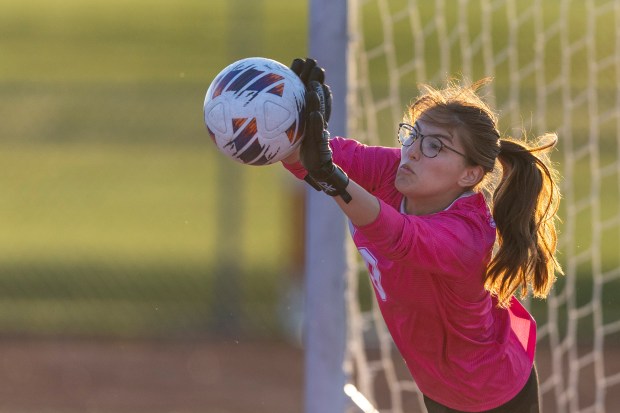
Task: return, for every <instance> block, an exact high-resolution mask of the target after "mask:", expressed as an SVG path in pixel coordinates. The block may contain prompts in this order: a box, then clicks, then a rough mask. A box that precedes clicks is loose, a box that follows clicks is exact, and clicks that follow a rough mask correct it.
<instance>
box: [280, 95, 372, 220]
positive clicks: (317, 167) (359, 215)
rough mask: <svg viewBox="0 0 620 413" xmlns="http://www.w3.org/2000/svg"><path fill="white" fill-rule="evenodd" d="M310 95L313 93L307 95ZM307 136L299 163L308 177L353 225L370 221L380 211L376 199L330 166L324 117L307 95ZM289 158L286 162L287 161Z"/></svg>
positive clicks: (315, 103)
mask: <svg viewBox="0 0 620 413" xmlns="http://www.w3.org/2000/svg"><path fill="white" fill-rule="evenodd" d="M310 93H311V94H312V93H313V92H310ZM307 102H308V106H309V114H308V119H307V121H306V134H305V136H304V140H303V142H302V144H301V151H300V158H301V162H302V164H303V165H304V167H305V168H306V170H307V171H308V174H309V175H310V176H311V177H312V178H313V179H314V180H315V181H316V182H318V183H319V184H320V185H321V187H322V188H323V191H324V192H325V193H327V194H328V195H331V196H333V197H334V199H335V200H336V202H337V203H338V205H339V206H340V209H342V211H343V212H344V213H345V214H346V215H347V216H348V217H349V219H350V220H351V222H352V223H353V224H354V225H356V226H363V225H367V224H370V223H371V222H373V221H374V220H375V219H376V218H377V216H378V215H379V211H380V209H381V208H380V204H379V200H378V199H377V198H376V197H375V196H374V195H372V194H371V193H369V192H368V191H366V190H365V189H364V188H362V187H361V186H360V185H358V184H357V183H356V182H355V181H352V180H350V179H349V177H348V176H347V175H346V174H345V173H344V171H343V170H342V169H340V167H338V165H336V164H334V163H333V160H332V150H331V148H330V146H329V132H327V130H325V122H323V116H322V114H321V111H320V110H319V109H318V104H317V99H315V98H314V97H313V96H309V99H308V100H307ZM290 160H292V159H287V161H290Z"/></svg>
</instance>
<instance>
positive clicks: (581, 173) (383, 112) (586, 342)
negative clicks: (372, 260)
mask: <svg viewBox="0 0 620 413" xmlns="http://www.w3.org/2000/svg"><path fill="white" fill-rule="evenodd" d="M349 33H350V40H349V41H350V44H349V65H348V66H349V79H350V86H349V93H348V104H347V107H348V119H349V125H348V130H349V136H351V137H355V138H357V139H359V140H361V141H364V142H367V143H369V144H382V145H389V146H394V145H396V144H397V142H396V140H395V135H396V126H395V125H397V124H398V122H399V121H400V120H401V117H402V114H403V113H404V110H405V106H406V105H407V103H409V102H410V100H411V99H412V98H414V97H415V96H416V95H417V94H418V88H417V84H418V83H421V82H424V83H430V84H432V85H434V86H441V85H442V84H443V83H445V81H446V79H448V78H449V77H457V78H464V79H468V80H478V79H480V78H482V77H487V76H490V77H493V78H494V81H493V82H492V83H491V84H490V85H489V86H487V88H486V89H485V92H487V93H488V100H489V101H490V103H491V104H492V106H493V107H495V108H496V109H497V110H498V111H499V112H500V131H501V132H502V133H503V134H504V135H511V136H520V135H521V134H522V133H523V131H525V133H526V134H527V135H531V136H538V135H541V134H542V133H544V132H548V131H554V132H557V134H558V135H559V139H560V143H559V146H558V150H557V151H556V152H555V153H554V154H553V160H554V161H555V162H557V164H558V168H559V169H560V171H561V174H562V182H561V187H562V190H563V203H562V206H561V211H560V215H561V218H562V223H561V224H560V231H561V234H560V237H561V239H560V247H559V249H560V255H559V258H560V261H561V263H562V265H563V268H564V271H565V273H566V275H565V276H562V277H559V279H558V282H557V283H556V285H555V287H554V290H553V292H552V294H551V296H550V297H549V298H548V299H547V300H546V301H540V300H528V301H527V302H526V305H527V306H528V308H530V310H531V311H532V313H533V315H534V317H535V318H536V319H537V323H538V340H539V341H538V349H537V356H536V357H537V358H536V363H537V366H538V371H539V380H540V385H541V395H542V404H543V411H544V412H547V413H548V412H559V413H562V412H605V411H610V412H611V411H615V410H614V409H617V408H618V406H620V218H619V217H620V207H619V205H620V163H619V161H618V159H619V158H620V157H619V154H620V2H619V1H613V0H586V1H583V0H573V1H571V0H557V1H543V0H434V1H421V0H419V1H415V0H349ZM351 274H353V275H352V276H351V277H350V279H349V280H348V290H347V317H348V321H349V325H348V329H349V330H348V340H347V356H346V360H345V369H346V370H347V373H348V375H349V377H350V378H351V381H352V385H354V386H355V389H356V390H355V391H357V392H358V393H356V394H360V395H363V396H364V397H365V398H366V399H367V401H368V402H369V403H367V404H364V406H366V407H364V409H365V410H368V411H373V410H370V409H372V408H375V409H376V410H377V411H379V412H381V413H386V412H392V413H399V412H425V408H424V405H423V402H422V397H421V395H420V394H419V392H418V389H417V386H416V384H415V383H414V382H413V381H412V380H411V378H410V376H409V374H408V373H407V371H406V368H405V366H404V362H403V361H402V360H401V358H400V356H399V355H398V354H397V351H396V349H395V348H394V346H393V344H392V341H391V338H390V335H389V333H388V332H387V330H386V328H385V326H384V324H383V321H382V318H381V315H380V314H379V313H378V310H377V308H376V307H375V304H374V298H373V297H372V293H371V290H370V287H369V283H368V277H367V275H366V273H365V269H364V268H363V265H361V263H360V264H358V268H357V270H356V271H352V272H351ZM368 406H371V407H368ZM360 410H361V408H360V407H358V406H357V405H356V404H354V403H352V404H351V407H350V411H352V412H354V411H360Z"/></svg>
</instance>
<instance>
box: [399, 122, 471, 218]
mask: <svg viewBox="0 0 620 413" xmlns="http://www.w3.org/2000/svg"><path fill="white" fill-rule="evenodd" d="M414 127H415V129H416V130H417V131H418V132H419V133H420V134H421V135H419V137H418V139H417V140H415V142H414V143H413V144H411V146H402V148H401V156H400V165H399V168H398V171H397V173H396V180H395V185H396V189H398V191H399V192H401V193H402V194H403V195H404V196H405V198H406V199H407V206H408V211H407V212H409V213H412V211H409V209H410V208H413V207H414V206H415V205H418V206H421V205H424V206H425V208H423V209H424V210H425V211H427V212H436V211H440V210H442V209H444V208H446V207H447V206H448V205H449V204H450V203H451V202H452V201H453V200H454V199H456V198H457V197H458V196H459V195H460V194H462V193H463V192H464V191H465V190H466V189H467V186H464V182H466V181H463V178H464V177H465V175H466V174H467V172H468V168H471V166H469V165H468V162H467V160H466V158H465V157H464V156H463V155H462V154H464V149H463V146H462V144H461V142H460V139H459V138H458V136H455V135H454V134H452V133H450V132H449V131H448V130H447V129H446V128H443V127H441V126H437V125H433V124H431V123H428V122H425V121H422V120H418V121H417V122H416V124H415V125H414ZM421 136H425V138H424V146H425V152H426V154H427V155H429V154H430V155H431V156H432V155H434V153H436V152H433V148H434V149H435V150H436V149H437V148H438V146H437V145H429V143H432V138H430V137H435V138H437V139H438V140H439V141H440V142H441V144H443V148H442V149H441V150H440V151H439V153H437V156H435V157H433V158H429V157H428V156H425V155H424V154H423V153H422V150H421V146H420V145H421V143H422V142H421V141H422V138H421ZM426 137H428V138H426ZM435 143H437V142H436V141H435ZM405 144H407V142H405ZM448 147H450V148H452V149H453V150H450V149H448ZM455 151H458V152H460V153H461V154H459V153H457V152H455Z"/></svg>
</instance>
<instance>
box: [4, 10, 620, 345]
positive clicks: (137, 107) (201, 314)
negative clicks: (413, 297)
mask: <svg viewBox="0 0 620 413" xmlns="http://www.w3.org/2000/svg"><path fill="white" fill-rule="evenodd" d="M530 3H531V1H525V2H520V3H518V7H517V8H516V10H515V12H516V13H518V14H519V15H521V13H524V15H525V16H527V8H528V7H530V6H531V4H530ZM389 4H390V7H392V9H393V10H392V11H394V10H399V9H402V8H405V7H406V5H407V3H406V1H404V0H394V1H391V2H390V3H389ZM544 4H545V6H544V8H545V9H544V13H543V14H542V19H543V24H544V25H545V27H547V26H549V27H551V26H553V24H554V23H555V21H556V20H557V16H558V14H559V13H560V10H559V7H558V4H557V3H556V2H545V3H544ZM418 7H420V10H421V14H420V16H419V17H420V21H421V22H422V24H424V25H426V24H427V23H428V22H431V21H432V19H433V18H434V16H435V13H436V10H435V2H428V3H419V4H418ZM468 7H469V9H468V16H469V21H468V24H469V25H470V27H472V32H473V31H474V30H473V27H478V26H479V25H480V20H481V10H480V5H479V4H478V3H477V2H472V3H470V4H469V5H468ZM584 7H585V6H584V4H583V3H575V4H572V5H571V7H569V8H568V9H567V10H568V16H567V21H569V22H570V24H568V26H570V31H569V32H570V33H569V35H568V38H569V39H570V40H571V41H575V42H578V41H579V39H582V38H586V37H587V35H588V30H589V29H588V27H587V24H586V22H585V21H584V20H583V16H584V14H585V12H584ZM444 12H445V13H446V23H447V25H448V26H449V27H450V28H453V27H456V25H457V14H458V13H459V9H458V8H445V10H444ZM500 12H501V13H503V9H502V8H498V10H497V11H495V12H494V13H495V14H493V15H492V17H493V20H492V22H491V23H492V30H491V31H492V34H493V40H494V43H493V45H494V53H496V55H495V58H496V61H494V64H495V66H494V69H495V73H493V74H494V75H495V77H496V79H495V82H494V86H493V88H494V89H493V90H494V92H495V93H494V96H493V98H494V99H496V100H497V101H498V102H505V101H506V100H508V99H510V98H511V96H512V95H514V94H517V95H518V96H517V97H518V100H519V102H521V103H520V104H521V106H522V107H527V108H537V110H536V113H531V112H526V113H514V112H511V109H512V108H511V107H504V108H501V109H503V111H502V123H501V126H502V130H504V131H508V132H510V130H511V128H513V127H521V126H525V127H526V129H528V130H527V131H528V133H534V132H535V130H534V129H535V127H534V126H538V127H540V126H544V129H545V130H556V131H559V132H560V138H561V139H560V145H559V151H558V152H557V153H555V154H554V160H556V161H557V162H559V168H560V170H561V172H562V174H563V175H564V176H569V177H570V178H571V179H569V180H566V179H565V180H564V181H563V184H562V185H563V190H564V193H565V195H566V194H568V198H567V199H566V200H565V202H564V204H563V206H562V210H561V214H562V216H563V217H564V218H565V217H566V216H567V205H571V208H574V207H575V205H581V206H579V207H578V208H577V209H578V211H577V212H576V215H574V217H573V218H571V221H570V222H568V223H567V222H566V220H565V223H564V224H562V227H561V230H562V231H563V233H565V232H566V231H565V230H566V229H567V228H568V226H569V225H570V226H573V229H571V232H570V233H571V234H576V236H574V237H572V238H570V239H569V238H563V239H562V245H561V248H562V254H561V255H560V259H561V260H562V262H563V264H565V263H566V261H567V258H568V257H567V255H566V254H567V253H568V254H579V253H581V252H582V251H585V250H587V249H588V248H591V247H592V246H595V247H596V248H597V249H600V251H597V252H596V254H595V255H596V258H593V259H590V260H584V261H583V262H582V264H580V267H579V268H577V269H576V271H577V272H578V273H579V274H580V277H579V278H577V281H576V282H577V284H578V288H576V290H577V292H578V293H579V295H578V296H576V298H575V299H576V300H577V303H578V304H580V305H581V304H585V303H589V302H590V301H591V299H592V295H593V290H594V289H595V288H598V287H597V286H596V287H595V286H593V280H592V278H591V275H592V268H593V266H594V264H593V260H599V259H600V262H599V261H597V262H596V264H597V265H599V264H600V269H602V271H613V269H615V268H618V267H620V262H619V261H620V258H619V253H618V240H619V239H620V234H619V232H620V230H619V229H618V225H610V226H609V227H608V228H606V229H604V230H603V231H602V232H601V233H600V234H597V235H596V236H597V237H599V238H595V237H594V235H593V233H592V229H593V227H594V226H595V224H596V225H598V222H599V221H605V220H607V221H609V220H613V217H615V216H617V215H618V205H619V204H620V189H619V185H618V179H619V178H618V174H617V173H615V174H608V175H606V176H604V177H602V178H601V177H600V176H595V175H596V174H597V173H598V171H599V170H600V169H601V168H605V167H608V169H609V168H613V167H614V165H616V164H617V153H618V142H617V139H614V137H616V136H617V135H618V130H617V128H618V126H617V124H616V122H615V120H614V117H613V116H612V117H609V119H608V120H607V121H605V122H603V121H601V123H600V124H596V126H595V127H596V132H597V133H598V134H599V135H600V136H601V137H602V138H601V139H600V140H599V142H598V146H590V147H588V145H590V139H591V132H592V130H593V129H592V128H593V126H592V125H593V124H594V123H592V122H591V119H589V118H588V116H587V115H585V113H587V110H588V107H587V104H588V101H587V100H586V99H585V98H581V99H580V98H579V95H581V94H583V90H584V89H583V88H584V87H585V85H586V84H587V83H588V82H589V81H592V77H591V76H590V77H588V70H589V69H588V67H589V66H588V65H589V62H592V55H591V54H588V53H589V52H588V49H586V48H575V49H574V51H573V52H572V55H571V57H570V59H569V60H568V61H561V56H562V53H561V51H562V47H563V45H562V44H561V42H560V40H559V38H558V37H557V36H556V37H551V38H550V40H549V41H548V43H547V44H546V45H545V53H546V55H545V58H544V78H545V79H547V80H548V81H549V83H550V84H553V81H554V79H556V78H557V77H558V76H562V75H563V74H564V73H568V74H567V75H566V74H564V75H563V76H565V78H568V79H570V86H569V88H568V92H566V90H564V89H562V88H561V87H559V86H557V85H556V87H551V88H550V91H549V92H548V94H547V95H546V96H545V106H544V108H542V109H543V112H542V113H541V108H540V107H537V106H536V104H537V98H538V96H537V95H536V92H535V91H536V87H537V82H538V78H537V76H536V70H531V71H530V72H529V74H528V75H527V76H524V77H523V78H521V79H520V82H519V84H518V88H515V87H514V86H515V83H514V82H513V75H514V73H513V72H512V71H511V70H512V67H511V61H510V59H509V58H508V57H507V53H508V51H509V50H510V47H511V46H515V47H516V52H517V56H518V61H519V62H520V63H522V64H523V65H526V64H527V63H528V62H529V61H531V60H533V59H534V57H535V53H536V48H535V47H534V44H535V42H536V36H535V35H536V26H535V19H523V20H522V21H521V22H520V23H519V24H520V26H519V28H518V37H517V38H518V42H517V41H515V42H514V44H509V43H508V42H509V38H510V33H509V30H511V27H510V25H509V24H508V23H509V19H510V17H509V16H507V15H503V14H502V15H500V14H499V13H500ZM380 14H381V10H380V8H379V6H378V5H377V3H374V2H368V3H367V4H365V5H364V6H363V7H362V9H361V11H360V16H361V20H362V25H363V27H364V31H365V35H364V40H365V42H366V44H365V46H366V48H367V49H371V48H373V47H375V46H378V45H379V44H380V43H381V42H382V41H383V40H384V39H383V36H384V32H383V30H382V29H381V27H380V25H379V23H380V19H379V16H380ZM598 19H599V20H598V21H597V22H596V23H597V25H596V31H595V34H594V38H593V41H596V42H597V47H596V50H595V54H596V56H594V58H595V59H596V61H598V60H599V59H600V60H603V59H604V58H605V56H607V55H613V54H614V47H615V46H614V43H613V42H606V41H605V39H607V38H610V36H612V35H613V33H612V32H611V30H612V29H613V28H614V27H615V26H614V24H613V23H614V17H613V15H612V14H601V15H599V16H598ZM392 27H393V29H394V33H395V39H396V42H395V43H394V47H395V52H396V54H395V56H396V60H397V62H396V63H399V64H400V63H403V62H405V61H407V60H409V59H412V57H413V51H414V47H413V46H414V44H413V40H412V33H411V22H410V21H408V20H407V19H402V20H398V21H395V22H393V26H392ZM307 31H308V11H307V1H298V0H295V1H289V0H209V1H198V0H179V1H174V2H173V1H168V0H151V1H146V0H131V1H121V0H106V1H103V0H87V1H77V0H63V1H45V0H23V1H18V0H5V1H3V3H2V11H1V13H0V122H1V123H2V125H1V128H0V164H1V165H2V173H0V176H1V177H2V179H1V180H0V183H1V186H0V189H1V191H2V193H1V195H0V228H1V229H0V295H1V299H0V334H25V335H54V336H57V335H58V336H67V335H76V336H81V335H89V336H92V335H106V336H126V337H132V336H139V337H145V336H146V337H149V336H155V337H161V336H165V337H171V336H172V337H175V336H179V337H186V336H195V335H202V334H210V333H231V332H233V333H234V334H235V335H239V334H251V335H259V336H260V335H269V336H273V335H277V334H281V333H282V330H283V325H286V323H291V322H292V323H296V322H298V321H299V320H297V319H296V318H295V317H297V316H298V314H297V313H296V310H295V309H294V308H291V306H294V305H295V303H297V304H299V300H294V299H290V297H289V295H290V293H291V291H292V292H294V291H298V290H296V288H297V287H298V286H299V284H300V266H301V261H302V258H300V252H299V251H300V250H299V248H300V242H301V240H302V239H303V234H302V233H301V232H302V231H301V229H300V228H301V227H300V225H301V223H302V222H303V218H302V217H301V214H300V212H301V208H302V205H303V204H302V201H301V200H300V197H301V195H300V194H301V193H302V191H303V186H300V184H299V183H297V182H295V181H294V180H293V179H292V178H291V177H290V176H289V175H288V174H287V173H286V172H285V171H283V169H282V168H281V167H279V166H278V165H273V166H268V167H244V166H241V165H239V164H236V163H233V162H232V161H229V160H228V159H225V158H224V157H223V156H220V155H219V154H218V153H217V152H216V151H215V149H214V147H213V145H212V143H211V141H210V139H209V138H208V136H207V134H206V130H205V127H204V125H203V121H202V103H203V99H204V94H205V92H206V90H207V87H208V86H209V83H210V82H211V80H212V79H213V77H214V76H215V75H216V74H217V73H218V72H219V71H220V70H221V69H222V68H223V67H225V66H226V65H228V64H229V63H231V62H232V61H235V60H237V59H240V58H244V57H248V56H266V57H270V58H272V59H276V60H279V61H281V62H283V63H284V64H288V63H289V62H290V61H291V60H292V59H293V58H294V57H297V56H305V55H306V53H307ZM426 36H427V38H426V40H425V42H426V50H425V56H426V57H427V59H426V60H425V61H424V64H425V65H426V68H427V73H429V74H434V73H441V72H442V70H446V71H447V72H446V73H443V74H442V76H443V75H445V76H448V75H450V74H454V75H459V74H463V73H462V71H463V68H462V67H461V61H462V59H463V49H462V48H461V47H460V46H459V43H458V42H455V41H453V42H452V44H451V47H450V50H448V54H447V55H442V53H441V50H438V49H437V48H436V47H434V45H435V44H437V45H439V44H440V39H439V37H438V36H439V35H438V34H437V33H435V32H429V33H427V34H426ZM479 46H480V45H479V44H478V45H476V46H475V47H477V49H476V54H474V55H473V59H474V60H476V62H475V64H473V67H474V70H473V72H472V73H469V74H468V73H465V75H469V76H470V77H471V78H473V79H477V78H479V77H482V76H485V75H488V73H485V71H484V67H485V66H484V64H483V63H484V62H483V58H482V56H481V51H480V47H479ZM502 55H503V56H504V57H503V58H498V57H497V56H502ZM446 56H447V57H446ZM442 59H448V61H447V62H446V61H442ZM384 63H385V62H382V61H381V60H380V59H378V60H376V61H375V62H370V63H369V69H370V70H371V71H372V79H371V80H372V82H371V83H372V87H371V90H372V92H373V94H374V97H375V98H376V99H381V98H383V97H384V96H383V95H384V94H386V93H387V91H388V90H389V81H388V68H387V67H386V66H385V64H384ZM565 63H566V64H568V65H569V66H570V67H569V69H567V67H568V66H566V65H565ZM616 79H617V77H616V74H615V72H614V69H613V66H612V65H610V66H608V68H607V69H606V68H605V67H601V68H600V69H599V71H598V72H597V74H596V75H595V79H594V81H595V82H596V84H597V95H596V98H595V100H596V102H597V103H598V105H599V107H600V108H601V109H602V110H606V109H605V108H607V107H610V103H609V102H613V101H614V99H615V96H616V93H617V88H618V85H617V84H616ZM441 80H442V79H439V78H431V79H417V78H416V77H415V76H413V75H410V76H406V77H403V79H401V80H400V84H399V87H400V90H401V92H400V93H401V94H400V99H401V100H402V103H403V107H404V105H405V104H406V103H407V102H408V101H409V100H410V98H411V97H412V96H413V95H415V94H416V83H418V82H420V81H431V82H435V83H438V82H440V81H441ZM566 93H569V94H570V95H571V96H572V97H575V102H581V103H579V104H575V107H574V108H573V109H572V111H573V112H572V114H574V116H572V117H571V118H570V120H567V119H566V118H565V117H564V116H565V115H566V112H565V110H564V108H563V102H564V101H565V97H566ZM513 97H514V96H513ZM584 102H585V103H584ZM531 110H532V111H534V109H531ZM393 115H394V114H393V113H391V112H390V111H385V112H384V113H379V114H378V115H377V118H378V121H379V123H380V124H381V125H382V128H386V130H388V131H389V130H390V129H389V128H390V127H391V126H390V125H392V124H393V123H394V119H393ZM539 116H542V118H543V119H544V125H541V124H540V123H541V121H540V119H539ZM362 123H363V120H362ZM537 123H538V124H537ZM532 124H534V125H532ZM362 126H363V125H362ZM530 128H531V129H530ZM381 130H383V129H381ZM569 130H570V136H567V134H564V135H562V131H569ZM374 139H377V137H374ZM379 143H382V144H386V145H393V144H394V141H393V139H392V134H390V132H386V133H385V136H383V137H382V139H381V140H379ZM584 147H585V148H586V150H585V151H584V150H583V148H584ZM579 151H580V152H579ZM574 153H581V155H577V156H574ZM584 154H585V155H584ZM594 161H596V162H597V163H596V164H593V162H594ZM566 166H570V170H567V169H566ZM595 178H596V179H601V181H600V187H602V188H604V190H602V191H599V190H598V189H596V190H595V191H593V190H592V182H593V179H595ZM593 195H594V196H596V197H598V198H595V199H596V202H597V203H598V204H596V205H597V206H596V208H597V209H595V208H594V207H592V206H587V205H586V207H583V205H584V204H588V202H590V201H588V200H589V199H590V200H591V199H592V196H593ZM599 206H600V209H599V208H598V207H599ZM573 230H574V232H573ZM360 277H362V278H365V277H366V276H365V274H362V275H360ZM564 283H565V281H564V279H561V280H560V282H559V284H558V289H559V290H562V289H563V288H564ZM618 284H620V282H618V281H614V280H612V281H611V282H609V283H607V284H606V288H605V292H604V294H603V300H604V301H603V305H604V306H605V312H604V317H605V320H604V322H609V321H612V320H617V319H618V318H620V303H618V300H615V299H614V298H613V297H615V295H616V294H615V293H616V292H618V291H620V285H618ZM599 286H600V284H599ZM361 294H362V295H366V296H364V297H362V301H363V303H362V304H363V305H364V306H368V305H369V304H368V303H369V299H368V297H367V296H368V294H367V291H366V292H364V291H362V292H361ZM535 305H536V306H538V307H540V311H541V315H540V317H541V318H543V319H544V318H546V315H545V314H542V311H543V309H542V307H543V306H544V303H536V304H535ZM560 317H561V318H562V317H564V318H566V317H565V316H564V315H560ZM291 318H292V320H291ZM591 325H592V322H591V321H590V326H591ZM586 331H588V333H587V334H586V335H588V334H589V332H590V331H591V328H588V329H587V330H586Z"/></svg>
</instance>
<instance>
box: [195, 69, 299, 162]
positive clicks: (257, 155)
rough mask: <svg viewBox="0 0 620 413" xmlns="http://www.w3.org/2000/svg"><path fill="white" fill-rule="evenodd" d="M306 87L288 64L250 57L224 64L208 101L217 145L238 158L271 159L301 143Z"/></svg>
mask: <svg viewBox="0 0 620 413" xmlns="http://www.w3.org/2000/svg"><path fill="white" fill-rule="evenodd" d="M304 98H305V87H304V84H303V83H302V81H301V80H300V79H299V77H298V76H297V75H296V74H295V73H294V72H293V71H292V70H291V69H289V68H288V67H286V66H284V65H283V64H281V63H279V62H276V61H275V60H271V59H267V58H262V57H251V58H247V59H242V60H239V61H237V62H235V63H232V64H231V65H229V66H227V67H226V68H225V69H224V70H222V71H221V72H220V73H219V74H218V75H217V76H216V77H215V79H214V80H213V82H212V83H211V85H210V86H209V89H208V90H207V95H206V97H205V102H204V121H205V124H206V125H207V130H208V131H209V135H211V138H212V139H213V142H215V145H217V147H218V149H219V150H220V151H221V152H222V153H224V154H225V155H227V156H228V157H230V158H232V159H234V160H235V161H237V162H240V163H243V164H247V165H268V164H271V163H274V162H278V161H281V160H282V159H283V158H285V157H286V156H288V155H289V154H291V153H292V152H293V150H294V149H295V148H297V147H298V146H299V144H300V143H301V139H302V137H303V132H304V130H303V129H304V108H305V100H304Z"/></svg>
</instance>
